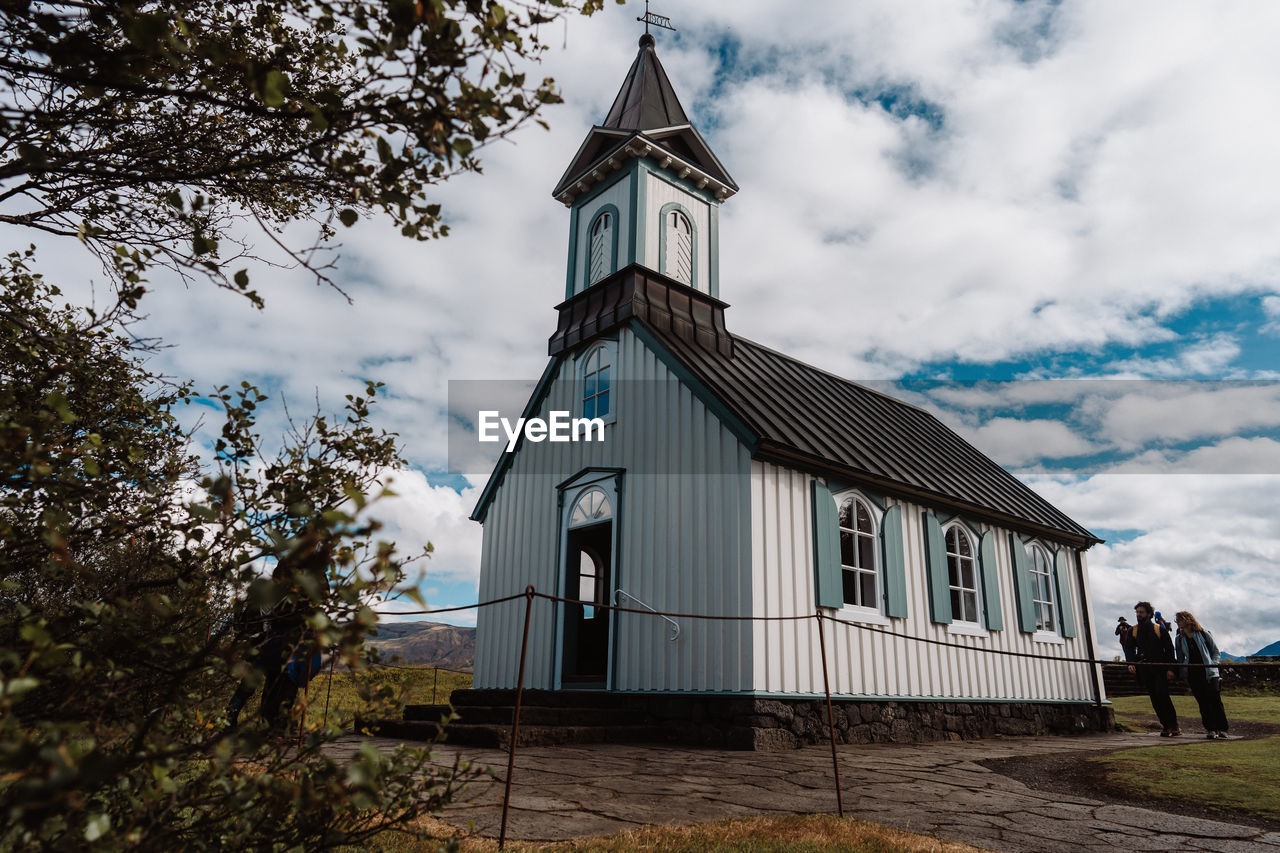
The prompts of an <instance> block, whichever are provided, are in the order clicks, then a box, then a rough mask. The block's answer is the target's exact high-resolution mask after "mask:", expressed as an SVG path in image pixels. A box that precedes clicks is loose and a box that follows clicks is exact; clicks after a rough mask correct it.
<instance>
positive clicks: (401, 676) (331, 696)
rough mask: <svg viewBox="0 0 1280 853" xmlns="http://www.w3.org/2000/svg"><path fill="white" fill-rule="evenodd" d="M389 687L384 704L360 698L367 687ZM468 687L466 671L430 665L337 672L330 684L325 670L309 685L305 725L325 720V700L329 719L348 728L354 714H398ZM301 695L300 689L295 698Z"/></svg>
mask: <svg viewBox="0 0 1280 853" xmlns="http://www.w3.org/2000/svg"><path fill="white" fill-rule="evenodd" d="M383 686H385V687H387V688H390V690H391V693H392V697H393V699H392V701H391V702H390V703H389V704H387V705H379V704H373V705H371V704H370V703H368V702H367V701H366V700H365V699H364V698H362V696H361V693H362V692H363V693H365V694H366V695H367V694H368V693H369V691H370V688H376V687H383ZM470 686H471V675H470V674H469V673H458V672H450V671H449V670H445V669H441V670H436V669H435V668H433V667H429V666H424V667H396V668H386V669H374V670H371V671H369V672H362V673H344V672H338V673H336V674H335V675H334V676H333V680H332V683H331V682H330V679H329V673H328V671H327V670H326V671H325V672H324V673H323V674H321V675H318V676H316V677H315V678H313V679H312V680H311V684H310V685H308V687H307V691H306V695H305V699H306V702H307V725H309V726H315V725H320V724H321V722H323V721H324V719H325V702H326V700H327V701H328V720H329V721H330V722H333V721H337V722H338V724H339V725H340V726H342V727H343V728H346V727H349V726H350V725H351V721H352V720H353V719H354V718H355V717H356V716H357V715H360V716H368V717H381V716H385V715H387V714H397V713H398V710H399V708H401V707H403V706H405V705H435V704H440V703H444V702H448V701H449V694H450V693H451V692H453V691H454V690H459V689H462V688H466V687H470ZM303 698H304V696H303V694H302V693H301V692H299V694H298V700H299V701H302V700H303Z"/></svg>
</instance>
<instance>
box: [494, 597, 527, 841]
mask: <svg viewBox="0 0 1280 853" xmlns="http://www.w3.org/2000/svg"><path fill="white" fill-rule="evenodd" d="M535 592H536V591H535V590H534V588H533V584H529V585H528V586H526V587H525V588H524V636H523V637H522V638H521V639H520V674H519V675H517V676H516V707H515V713H513V714H512V715H511V742H510V743H509V744H508V745H507V786H506V790H505V791H504V792H503V794H502V829H501V830H500V831H499V832H498V849H499V850H502V849H503V848H504V847H505V846H506V844H507V811H508V809H509V808H510V807H511V773H512V771H514V770H515V766H516V739H517V738H519V737H520V700H521V699H523V698H524V659H525V653H526V652H527V651H528V650H529V617H530V616H531V615H533V596H534V594H535Z"/></svg>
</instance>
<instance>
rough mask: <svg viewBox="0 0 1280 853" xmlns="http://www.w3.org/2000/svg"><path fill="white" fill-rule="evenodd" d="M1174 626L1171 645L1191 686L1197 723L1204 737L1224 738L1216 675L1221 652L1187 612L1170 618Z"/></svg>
mask: <svg viewBox="0 0 1280 853" xmlns="http://www.w3.org/2000/svg"><path fill="white" fill-rule="evenodd" d="M1174 621H1175V622H1177V623H1178V639H1177V641H1176V642H1175V643H1174V645H1175V646H1176V648H1177V652H1178V663H1179V664H1180V665H1181V667H1182V675H1183V676H1184V677H1185V678H1186V679H1187V682H1188V683H1189V684H1190V685H1191V692H1192V693H1193V694H1195V697H1196V704H1197V705H1199V706H1200V722H1202V723H1204V731H1205V735H1204V736H1205V737H1206V738H1208V739H1210V740H1212V739H1214V738H1223V739H1225V738H1226V737H1227V712H1226V711H1225V710H1223V707H1222V678H1221V676H1220V675H1219V673H1218V661H1219V660H1220V659H1221V653H1220V652H1219V651H1218V644H1217V643H1215V642H1214V641H1213V635H1212V634H1210V633H1209V632H1208V631H1206V630H1205V629H1204V628H1203V627H1202V626H1201V625H1200V623H1199V622H1198V621H1196V617H1195V616H1193V615H1192V614H1191V612H1190V611H1187V610H1180V611H1178V613H1177V614H1176V615H1175V616H1174Z"/></svg>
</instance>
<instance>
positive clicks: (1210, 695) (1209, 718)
mask: <svg viewBox="0 0 1280 853" xmlns="http://www.w3.org/2000/svg"><path fill="white" fill-rule="evenodd" d="M1187 682H1188V683H1189V684H1190V685H1191V692H1192V693H1193V694H1195V697H1196V704H1197V705H1199V706H1200V722H1202V723H1204V729H1205V731H1207V732H1225V731H1226V730H1227V712H1226V710H1225V709H1224V708H1223V707H1222V694H1221V693H1220V692H1219V687H1220V686H1221V684H1222V682H1221V680H1219V679H1213V680H1212V681H1211V680H1209V679H1208V678H1206V677H1205V674H1204V670H1203V669H1194V668H1190V667H1189V668H1188V672H1187Z"/></svg>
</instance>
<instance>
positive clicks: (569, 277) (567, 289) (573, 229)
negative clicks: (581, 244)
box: [564, 207, 581, 299]
mask: <svg viewBox="0 0 1280 853" xmlns="http://www.w3.org/2000/svg"><path fill="white" fill-rule="evenodd" d="M580 212H581V209H580V208H578V207H574V208H573V209H572V210H570V211H569V262H568V263H567V264H565V270H566V272H565V282H564V298H565V299H570V298H572V297H573V276H574V271H575V270H576V269H577V267H578V214H579V213H580Z"/></svg>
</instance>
